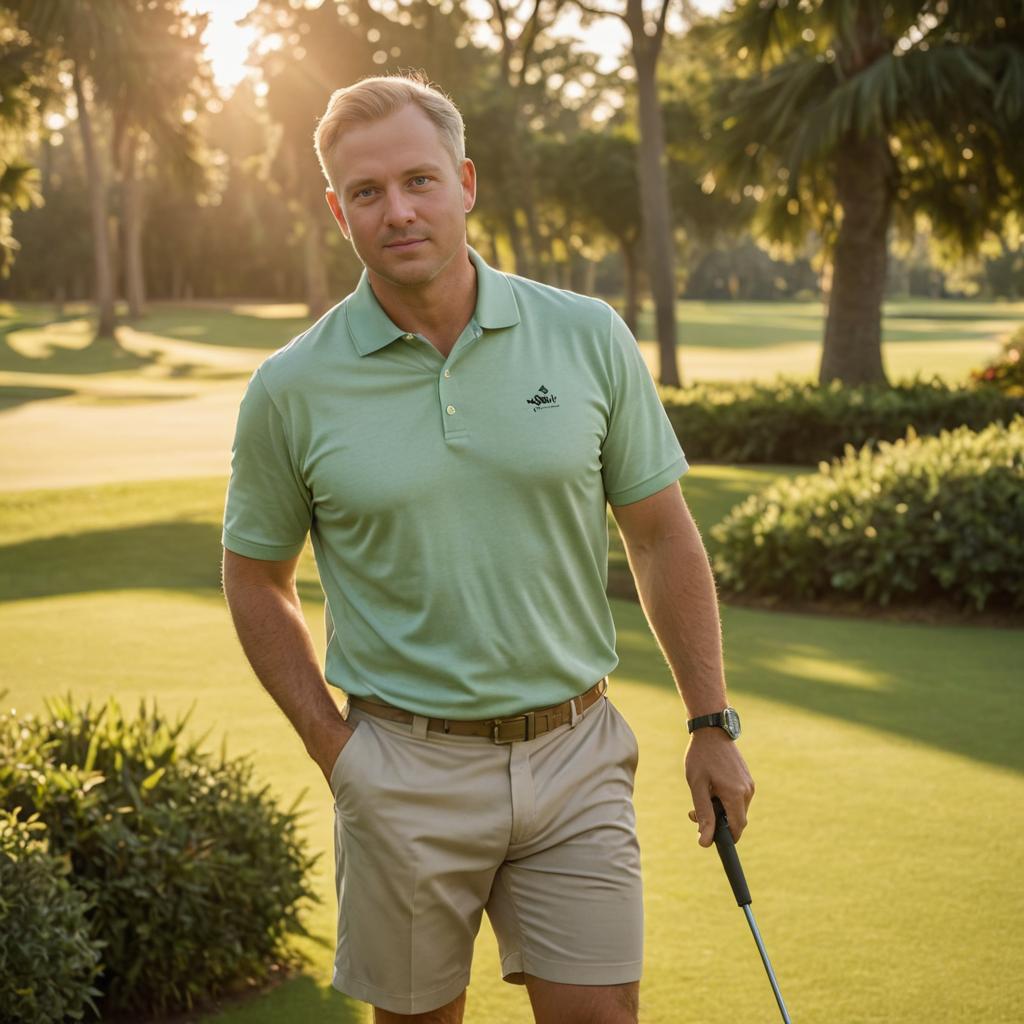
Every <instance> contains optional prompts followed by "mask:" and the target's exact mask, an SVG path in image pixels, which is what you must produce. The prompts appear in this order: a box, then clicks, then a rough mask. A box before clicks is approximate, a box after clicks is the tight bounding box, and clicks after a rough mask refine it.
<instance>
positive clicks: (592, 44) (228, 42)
mask: <svg viewBox="0 0 1024 1024" xmlns="http://www.w3.org/2000/svg"><path fill="white" fill-rule="evenodd" d="M256 3H257V0H187V2H186V7H187V9H188V10H190V11H192V12H194V13H196V14H208V15H209V16H210V20H209V24H208V25H207V28H206V31H205V32H204V33H203V45H204V46H205V48H206V53H207V56H208V57H209V60H210V64H211V65H212V67H213V76H214V79H215V81H216V83H217V85H218V87H219V88H220V89H221V90H223V91H224V92H230V91H231V90H232V89H233V88H234V87H235V86H236V85H237V84H238V83H239V82H240V81H241V80H242V79H243V78H244V77H245V76H246V74H248V69H247V67H246V64H245V61H246V59H247V57H248V54H249V48H250V47H251V46H252V43H253V41H254V40H255V38H256V31H255V29H253V28H251V27H249V26H243V25H239V24H238V22H239V21H240V20H241V19H242V18H244V17H245V16H246V15H247V14H248V13H249V12H250V11H251V10H252V9H253V8H254V7H255V6H256ZM724 5H725V0H696V3H695V6H696V7H697V9H698V10H700V11H702V12H704V13H711V14H713V13H717V12H718V11H720V10H721V9H722V7H723V6H724ZM609 6H614V5H609ZM468 7H469V9H470V10H473V11H475V12H476V13H478V14H486V13H487V12H489V10H490V5H489V4H487V3H486V2H485V0H469V3H468ZM559 27H560V28H562V29H568V30H569V31H571V32H572V34H574V35H578V36H579V38H580V39H581V41H582V42H583V45H584V47H586V48H587V49H589V50H590V51H591V52H592V53H595V54H597V55H598V57H599V64H598V69H599V70H600V71H604V72H607V71H612V70H614V69H615V68H616V67H618V66H619V65H620V64H621V63H622V62H623V60H624V59H625V60H626V63H628V58H626V57H625V54H626V53H627V50H628V44H629V34H628V32H627V30H626V27H625V25H624V24H623V23H622V20H621V19H620V18H617V17H612V16H610V17H607V18H599V19H597V20H596V21H595V22H594V23H593V24H591V25H590V26H588V27H587V28H586V29H584V28H582V27H581V26H580V25H579V15H578V13H577V12H575V11H571V12H569V13H565V12H563V14H562V16H561V19H560V25H559ZM481 32H482V33H483V34H484V35H487V34H488V33H489V30H488V29H487V28H486V27H485V26H483V25H482V27H481ZM479 42H481V43H482V42H483V40H482V39H481V40H479Z"/></svg>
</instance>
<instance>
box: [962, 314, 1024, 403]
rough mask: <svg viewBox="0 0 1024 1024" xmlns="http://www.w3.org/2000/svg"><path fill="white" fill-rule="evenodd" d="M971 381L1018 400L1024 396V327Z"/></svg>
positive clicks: (976, 371)
mask: <svg viewBox="0 0 1024 1024" xmlns="http://www.w3.org/2000/svg"><path fill="white" fill-rule="evenodd" d="M971 380H972V381H974V383H975V384H979V385H982V386H984V385H986V384H988V385H991V386H994V387H997V388H999V390H1000V391H1002V392H1004V393H1005V394H1007V395H1011V396H1013V397H1016V398H1020V397H1022V396H1024V327H1021V328H1020V329H1019V330H1018V331H1017V333H1016V334H1014V335H1012V336H1011V337H1010V338H1009V339H1008V340H1007V341H1006V342H1005V344H1004V345H1003V350H1002V351H1001V352H1000V353H999V355H998V356H996V358H995V359H993V360H992V362H990V363H989V364H988V365H987V366H984V367H982V369H980V370H975V371H974V372H973V373H972V374H971Z"/></svg>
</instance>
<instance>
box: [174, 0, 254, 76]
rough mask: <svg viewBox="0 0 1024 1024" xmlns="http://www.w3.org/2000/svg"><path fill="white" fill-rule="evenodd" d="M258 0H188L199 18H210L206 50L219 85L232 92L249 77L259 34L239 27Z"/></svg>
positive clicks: (204, 40)
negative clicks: (251, 54) (252, 48)
mask: <svg viewBox="0 0 1024 1024" xmlns="http://www.w3.org/2000/svg"><path fill="white" fill-rule="evenodd" d="M255 6H256V0H188V3H187V4H186V7H187V8H188V9H189V10H190V11H192V12H193V13H195V14H209V16H210V20H209V23H208V24H207V26H206V31H205V32H204V33H203V46H204V47H205V48H206V55H207V57H208V58H209V60H210V64H211V66H212V68H213V77H214V80H215V81H216V83H217V85H218V86H219V87H220V88H221V89H223V90H225V91H230V90H231V89H233V88H234V87H235V86H236V85H238V83H239V82H240V81H241V80H242V79H243V78H245V76H246V74H248V69H247V68H246V66H245V61H246V58H247V57H248V55H249V47H250V46H251V45H252V42H253V40H254V39H255V38H256V30H255V29H253V28H252V27H250V26H245V25H239V24H237V22H238V21H240V20H241V19H242V18H244V17H245V16H246V15H247V14H248V13H249V12H250V11H251V10H252V9H253V8H254V7H255Z"/></svg>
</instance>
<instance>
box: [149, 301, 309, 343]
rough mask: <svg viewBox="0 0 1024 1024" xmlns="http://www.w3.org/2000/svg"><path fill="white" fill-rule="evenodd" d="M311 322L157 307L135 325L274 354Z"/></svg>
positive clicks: (226, 311) (163, 333)
mask: <svg viewBox="0 0 1024 1024" xmlns="http://www.w3.org/2000/svg"><path fill="white" fill-rule="evenodd" d="M311 323H312V321H311V320H310V319H309V318H308V317H281V318H268V317H263V316H254V315H251V314H246V313H238V312H234V311H233V310H230V309H209V308H201V307H199V308H195V309H190V308H187V307H186V308H173V307H164V308H160V307H156V308H154V309H153V310H152V311H151V312H149V313H147V314H146V315H145V316H144V317H142V319H141V320H138V321H136V322H135V323H134V324H133V325H132V326H133V327H134V328H135V329H136V330H139V331H146V332H148V333H150V334H159V335H161V336H163V337H167V338H176V339H178V340H180V341H192V342H196V343H198V344H202V345H218V346H223V347H224V348H260V349H268V350H271V351H272V350H274V349H277V348H280V347H281V346H282V345H286V344H287V343H288V342H289V341H290V340H291V339H292V338H294V337H295V335H297V334H301V333H302V332H303V331H304V330H306V328H307V327H309V326H310V324H311Z"/></svg>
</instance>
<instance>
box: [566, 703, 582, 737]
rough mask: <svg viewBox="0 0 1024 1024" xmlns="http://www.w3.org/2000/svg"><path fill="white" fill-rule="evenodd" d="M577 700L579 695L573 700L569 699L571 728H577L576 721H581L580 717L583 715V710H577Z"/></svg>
mask: <svg viewBox="0 0 1024 1024" xmlns="http://www.w3.org/2000/svg"><path fill="white" fill-rule="evenodd" d="M577 700H579V697H573V699H572V700H571V701H569V728H570V729H575V728H576V723H577V721H579V719H580V717H581V712H579V711H577V710H576V701H577Z"/></svg>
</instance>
